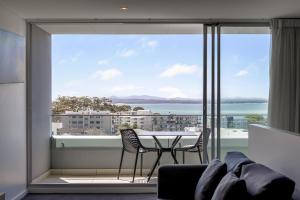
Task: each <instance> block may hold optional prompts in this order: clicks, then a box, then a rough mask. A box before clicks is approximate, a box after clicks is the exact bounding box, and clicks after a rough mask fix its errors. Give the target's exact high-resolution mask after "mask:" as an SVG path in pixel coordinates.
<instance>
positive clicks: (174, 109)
mask: <svg viewBox="0 0 300 200" xmlns="http://www.w3.org/2000/svg"><path fill="white" fill-rule="evenodd" d="M129 105H130V106H131V107H136V106H141V107H143V108H144V109H147V110H151V111H152V112H153V113H160V114H177V115H180V114H181V115H198V114H199V115H201V114H202V107H203V105H202V104H181V103H178V104H173V103H165V104H129ZM215 109H216V107H215ZM210 111H211V105H210V104H208V113H210ZM267 113H268V103H222V104H221V114H262V115H267Z"/></svg>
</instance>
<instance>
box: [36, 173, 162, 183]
mask: <svg viewBox="0 0 300 200" xmlns="http://www.w3.org/2000/svg"><path fill="white" fill-rule="evenodd" d="M131 181H132V176H131V175H130V176H129V175H128V176H121V177H120V179H119V180H118V179H117V177H116V176H115V175H114V176H109V175H108V176H103V175H102V176H74V175H73V176H71V175H65V176H62V175H49V176H46V177H44V178H42V179H39V180H38V181H37V182H35V183H36V184H76V183H80V184H85V183H86V184H91V183H106V184H111V183H116V184H122V183H131ZM134 182H135V183H147V177H146V176H143V177H141V176H136V177H135V181H134ZM156 182H157V178H156V177H153V178H151V180H150V181H149V183H156Z"/></svg>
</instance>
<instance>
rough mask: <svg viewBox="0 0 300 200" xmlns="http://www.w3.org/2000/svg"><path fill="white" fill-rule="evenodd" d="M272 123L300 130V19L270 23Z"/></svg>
mask: <svg viewBox="0 0 300 200" xmlns="http://www.w3.org/2000/svg"><path fill="white" fill-rule="evenodd" d="M271 30H272V50H271V65H270V96H269V112H268V113H269V116H268V120H269V125H270V126H271V127H274V128H279V129H283V130H289V131H293V132H298V133H299V132H300V20H299V19H295V20H294V19H274V20H272V23H271Z"/></svg>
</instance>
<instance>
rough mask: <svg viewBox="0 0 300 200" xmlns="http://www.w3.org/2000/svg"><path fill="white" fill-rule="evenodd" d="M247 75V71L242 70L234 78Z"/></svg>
mask: <svg viewBox="0 0 300 200" xmlns="http://www.w3.org/2000/svg"><path fill="white" fill-rule="evenodd" d="M248 73H249V72H248V70H245V69H243V70H241V71H239V72H237V73H236V74H235V75H234V76H235V77H241V76H246V75H247V74H248Z"/></svg>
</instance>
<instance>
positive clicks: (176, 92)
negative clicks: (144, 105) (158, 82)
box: [158, 87, 186, 98]
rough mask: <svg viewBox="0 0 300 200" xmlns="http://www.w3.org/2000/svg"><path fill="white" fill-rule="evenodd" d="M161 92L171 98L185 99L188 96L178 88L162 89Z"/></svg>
mask: <svg viewBox="0 0 300 200" xmlns="http://www.w3.org/2000/svg"><path fill="white" fill-rule="evenodd" d="M158 90H159V91H160V92H162V93H164V94H165V95H166V96H168V97H169V98H176V97H182V98H185V97H186V95H185V94H184V93H183V92H182V91H181V90H180V89H179V88H176V87H162V88H159V89H158Z"/></svg>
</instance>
